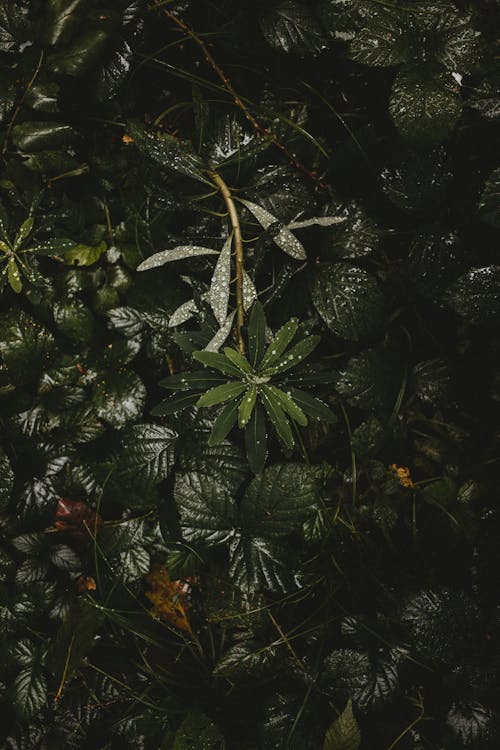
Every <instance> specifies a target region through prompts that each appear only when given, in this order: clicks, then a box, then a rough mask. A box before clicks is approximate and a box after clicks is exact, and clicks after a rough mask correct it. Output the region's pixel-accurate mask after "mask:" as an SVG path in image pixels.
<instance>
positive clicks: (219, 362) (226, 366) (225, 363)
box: [193, 351, 241, 378]
mask: <svg viewBox="0 0 500 750" xmlns="http://www.w3.org/2000/svg"><path fill="white" fill-rule="evenodd" d="M193 359H196V360H197V361H198V362H201V364H202V365H205V366H206V367H212V368H213V369H214V370H219V372H223V373H224V375H236V377H237V378H239V377H240V376H241V372H240V369H239V368H238V367H236V365H233V363H232V362H231V361H230V360H229V359H228V358H227V357H226V356H225V355H224V354H219V352H207V351H204V352H193Z"/></svg>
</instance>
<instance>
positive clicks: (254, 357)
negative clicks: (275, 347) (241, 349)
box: [248, 300, 267, 369]
mask: <svg viewBox="0 0 500 750" xmlns="http://www.w3.org/2000/svg"><path fill="white" fill-rule="evenodd" d="M266 327H267V322H266V315H265V313H264V308H263V307H262V304H261V303H260V302H259V301H258V300H257V301H256V302H254V304H253V305H252V311H251V313H250V320H249V323H248V358H249V361H250V364H251V365H252V367H253V368H254V369H257V368H258V367H259V365H260V362H261V359H262V356H263V354H264V349H265V347H266Z"/></svg>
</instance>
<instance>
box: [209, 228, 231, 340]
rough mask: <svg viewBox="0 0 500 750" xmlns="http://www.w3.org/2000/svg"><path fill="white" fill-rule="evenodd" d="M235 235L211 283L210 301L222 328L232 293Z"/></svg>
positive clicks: (217, 266) (228, 241)
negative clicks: (232, 258) (232, 256)
mask: <svg viewBox="0 0 500 750" xmlns="http://www.w3.org/2000/svg"><path fill="white" fill-rule="evenodd" d="M232 243H233V235H232V234H230V235H229V237H228V238H227V240H226V241H225V243H224V246H223V248H222V250H221V251H220V255H219V258H218V260H217V263H216V266H215V270H214V273H213V276H212V281H211V282H210V291H209V300H210V305H211V307H212V310H213V311H214V315H215V319H216V321H217V322H218V324H219V325H220V326H222V325H224V323H225V322H226V318H227V308H228V304H229V293H230V291H231V248H232Z"/></svg>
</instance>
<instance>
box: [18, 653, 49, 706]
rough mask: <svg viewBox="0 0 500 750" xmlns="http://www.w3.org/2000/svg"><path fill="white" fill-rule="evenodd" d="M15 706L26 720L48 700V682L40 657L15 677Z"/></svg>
mask: <svg viewBox="0 0 500 750" xmlns="http://www.w3.org/2000/svg"><path fill="white" fill-rule="evenodd" d="M13 692H14V708H15V710H16V712H17V713H18V714H19V716H20V717H21V718H22V719H24V720H26V719H30V718H32V717H33V716H34V715H35V714H36V713H38V711H40V710H41V709H42V708H43V707H44V706H45V705H46V702H47V698H48V696H47V682H46V679H45V675H44V672H43V667H42V665H41V663H40V660H39V659H36V660H34V661H33V663H32V664H31V665H30V666H29V667H23V669H21V671H20V672H19V674H18V675H17V676H16V678H15V679H14V684H13Z"/></svg>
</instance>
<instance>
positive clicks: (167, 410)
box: [151, 393, 200, 417]
mask: <svg viewBox="0 0 500 750" xmlns="http://www.w3.org/2000/svg"><path fill="white" fill-rule="evenodd" d="M199 397H200V394H199V393H182V394H179V395H176V396H171V397H170V398H166V399H165V400H164V401H161V402H160V403H159V404H157V405H156V406H155V407H153V408H152V409H151V414H152V415H153V416H155V417H166V416H167V415H168V414H176V412H178V411H182V410H183V409H187V408H188V406H194V405H195V404H196V402H197V401H198V399H199Z"/></svg>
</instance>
